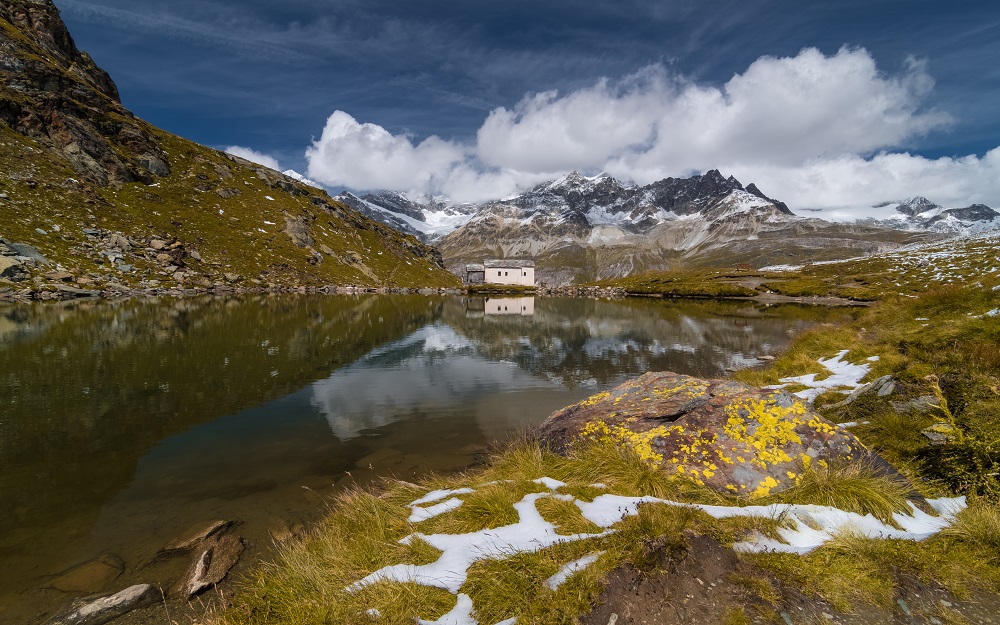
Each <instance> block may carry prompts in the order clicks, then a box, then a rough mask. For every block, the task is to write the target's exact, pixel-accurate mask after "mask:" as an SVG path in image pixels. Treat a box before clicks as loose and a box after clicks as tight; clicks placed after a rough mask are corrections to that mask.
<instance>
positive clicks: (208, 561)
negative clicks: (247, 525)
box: [174, 534, 246, 599]
mask: <svg viewBox="0 0 1000 625" xmlns="http://www.w3.org/2000/svg"><path fill="white" fill-rule="evenodd" d="M203 547H204V548H203V549H201V550H199V551H198V552H197V553H198V555H197V556H196V557H195V559H194V561H193V562H192V563H191V567H190V568H189V569H188V571H187V573H186V574H185V575H184V577H183V578H182V579H181V582H180V583H179V584H178V585H177V586H176V587H175V588H174V593H176V594H178V595H180V596H181V597H184V598H185V599H190V598H191V597H194V596H195V595H198V594H200V593H203V592H205V591H206V590H208V589H209V588H212V587H213V586H215V585H216V584H218V583H219V582H221V581H222V580H223V579H224V578H225V577H226V575H227V574H228V573H229V570H230V569H232V568H233V567H234V566H236V563H237V562H238V561H239V559H240V555H241V554H242V553H243V550H244V549H246V546H245V545H244V544H243V539H242V538H240V537H239V536H235V535H233V534H227V535H224V536H217V537H213V538H211V539H209V540H208V541H206V542H205V543H204V545H203Z"/></svg>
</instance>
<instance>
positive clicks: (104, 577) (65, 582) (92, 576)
mask: <svg viewBox="0 0 1000 625" xmlns="http://www.w3.org/2000/svg"><path fill="white" fill-rule="evenodd" d="M124 571H125V563H124V562H123V561H122V559H121V558H119V557H118V556H116V555H115V554H113V553H108V554H104V555H103V556H101V557H99V558H97V559H95V560H91V561H90V562H84V563H83V564H80V565H77V566H75V567H73V568H71V569H70V570H68V571H66V572H65V573H63V574H61V575H59V576H58V577H56V578H55V579H54V580H52V583H51V584H49V586H51V587H52V588H55V589H56V590H61V591H63V592H99V591H100V590H102V589H103V588H105V587H106V586H107V585H108V584H110V583H111V582H113V581H115V580H116V579H118V576H120V575H121V574H122V573H123V572H124Z"/></svg>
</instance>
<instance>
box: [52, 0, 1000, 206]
mask: <svg viewBox="0 0 1000 625" xmlns="http://www.w3.org/2000/svg"><path fill="white" fill-rule="evenodd" d="M56 4H57V6H58V7H59V8H60V9H61V11H62V14H63V17H64V19H65V20H66V22H67V24H68V26H69V28H70V31H71V32H72V33H73V36H74V38H75V39H76V42H77V45H78V46H79V47H80V48H81V49H83V50H86V51H88V52H89V53H90V54H91V55H92V56H93V57H94V58H95V60H96V61H97V62H98V64H100V65H101V66H102V67H104V68H105V69H107V70H108V71H109V72H110V73H111V75H112V77H113V78H114V79H115V81H116V82H117V83H118V86H119V89H120V91H121V93H122V100H123V101H124V103H125V104H126V106H128V107H129V108H130V109H131V110H133V111H134V112H135V113H136V114H138V115H139V116H141V117H143V118H145V119H147V120H149V121H151V122H152V123H154V124H156V125H158V126H160V127H162V128H164V129H167V130H170V131H172V132H175V133H177V134H180V135H182V136H185V137H188V138H190V139H193V140H195V141H198V142H200V143H204V144H206V145H210V146H213V147H218V148H226V147H228V146H242V147H245V148H249V149H252V150H255V151H257V152H260V153H263V154H266V155H269V156H270V157H272V158H274V159H276V160H277V161H278V162H279V163H280V165H281V166H282V167H288V168H294V169H296V170H298V171H301V172H304V173H308V174H309V175H311V176H312V177H313V178H315V179H318V180H320V182H323V183H324V184H326V185H327V186H329V187H330V188H341V187H349V188H354V189H358V190H364V189H366V188H373V187H380V188H381V187H386V188H389V187H395V188H396V190H400V191H411V192H415V193H419V192H431V193H448V194H449V195H452V196H456V197H457V198H458V199H482V198H481V197H478V196H484V195H486V196H488V195H489V194H490V193H504V192H508V191H510V190H511V189H514V188H517V187H523V186H525V185H528V184H532V183H534V182H536V181H538V180H540V179H543V178H545V177H546V176H550V175H553V174H558V173H562V171H563V170H569V169H573V168H575V169H581V170H583V171H584V172H585V173H587V172H589V173H596V171H599V170H600V169H606V170H608V171H610V172H611V173H614V174H615V175H618V176H621V177H626V178H632V179H634V180H636V181H638V182H648V181H651V180H650V179H651V178H657V177H662V176H663V175H688V174H691V173H697V172H699V171H703V170H704V169H707V168H711V167H720V168H724V171H723V173H727V174H728V173H734V174H736V175H737V177H738V178H740V179H741V180H742V181H743V182H744V183H748V182H750V181H751V180H744V177H746V176H753V177H755V178H757V180H756V182H757V183H758V184H759V185H761V187H762V188H763V189H764V190H765V191H766V192H768V193H770V194H772V195H774V196H777V197H779V198H781V199H786V198H787V199H790V200H791V202H790V204H791V205H792V207H793V208H796V207H799V208H809V207H817V208H822V209H824V210H825V211H827V212H828V213H829V214H830V215H834V214H835V213H836V212H837V211H838V210H842V209H843V210H846V209H854V208H857V206H858V205H859V204H860V205H864V204H866V203H869V202H875V201H878V200H882V201H888V200H893V199H899V198H897V197H896V196H897V195H900V194H903V195H914V194H923V195H928V196H929V197H931V199H934V200H936V201H938V202H941V203H948V202H951V203H961V204H963V205H964V204H965V203H968V202H971V201H986V202H987V203H990V202H993V205H994V206H997V205H998V204H1000V188H997V183H996V182H995V181H993V180H986V179H985V177H987V176H989V175H990V174H992V173H996V172H997V171H998V170H1000V152H996V153H992V154H991V153H990V151H991V150H994V149H995V148H997V147H998V146H1000V115H997V110H1000V106H998V105H1000V69H998V67H1000V63H998V61H1000V5H997V4H996V3H995V2H992V1H990V0H980V1H978V2H969V1H966V0H958V1H950V2H929V1H926V0H900V1H897V0H891V1H886V0H864V1H859V0H837V1H836V2H823V3H804V2H792V1H785V0H770V1H763V0H740V1H728V0H727V1H711V2H708V1H704V0H702V1H698V0H685V1H672V0H667V1H659V2H657V1H651V0H618V1H616V2H607V1H602V2H591V1H576V2H570V1H568V0H546V1H544V2H540V1H537V0H535V1H532V2H527V1H522V0H506V1H504V2H497V1H495V0H491V1H480V0H475V1H466V2H456V1H454V0H452V1H450V2H443V1H437V0H434V1H429V2H413V1H412V0H410V1H405V0H312V1H307V0H285V1H283V2H280V3H276V2H272V1H262V0H172V1H171V2H169V3H167V2H162V1H155V2H154V1H153V0H56ZM734 77H736V78H734ZM602 81H603V82H602ZM734 81H735V82H734ZM768 81H771V84H769V83H768ZM838 81H840V82H838ZM823 85H826V86H828V87H829V89H830V91H829V92H826V93H821V92H822V91H823V88H824V87H823ZM786 87H787V90H788V91H790V92H791V91H794V92H795V93H785V94H784V95H782V93H781V92H783V91H785V90H786ZM775 92H778V93H777V95H775ZM537 94H546V95H544V96H543V97H539V96H538V95H537ZM838 94H844V98H843V101H838V100H839V96H838ZM783 97H785V98H786V99H785V100H782V98H783ZM772 98H777V100H778V104H777V105H775V106H774V107H773V113H774V119H767V118H766V115H765V112H766V110H767V109H768V104H767V103H768V102H769V100H770V99H772ZM886 102H888V103H889V104H888V105H885V103H886ZM690 106H696V107H700V108H699V111H700V112H698V113H695V112H692V111H691V110H689V107H690ZM713 107H714V108H713ZM804 109H809V111H811V112H813V113H815V114H812V113H810V115H809V116H808V119H806V118H803V119H798V116H797V112H798V111H802V110H804ZM603 110H612V111H616V112H615V113H614V114H613V115H611V117H610V118H608V119H602V120H599V121H598V123H597V124H596V126H595V128H594V129H593V132H592V133H589V134H588V133H587V132H583V133H582V134H581V135H580V136H577V134H578V132H577V131H578V130H579V129H580V128H582V127H585V126H587V125H588V124H589V123H590V122H591V120H594V119H595V117H598V118H600V117H603V114H600V113H595V112H599V111H603ZM748 110H749V111H757V112H756V113H754V114H752V115H751V114H749V113H746V112H745V111H748ZM872 111H876V114H874V116H873V115H872V114H871V112H872ZM337 112H339V113H337ZM335 113H336V114H335ZM616 116H617V117H616ZM762 116H763V117H762ZM637 120H638V121H637ZM633 122H635V123H637V124H638V126H637V127H635V128H630V127H629V126H630V124H632V123H633ZM786 122H788V123H786ZM779 123H780V124H783V125H781V126H778V125H775V124H779ZM841 126H842V130H838V128H839V127H841ZM786 127H787V129H788V132H787V133H786V132H782V129H783V128H786ZM554 128H555V130H554ZM560 128H561V129H560ZM619 128H624V130H623V134H624V135H626V138H625V139H622V140H621V141H615V140H609V136H611V135H618V134H619V132H618V129H619ZM753 128H759V131H757V132H756V134H755V133H754V132H751V130H753ZM883 129H889V130H886V131H885V132H883ZM768 130H770V132H767V131H768ZM814 131H815V132H814ZM553 133H555V134H553ZM713 133H714V135H718V136H715V137H714V139H713V141H714V143H711V145H705V144H703V143H704V142H705V141H706V140H707V139H706V137H707V136H708V135H711V134H713ZM838 133H839V134H838ZM730 145H731V146H735V147H733V148H732V149H728V148H727V146H730ZM366 146H367V147H368V148H369V149H367V150H366ZM549 146H556V147H553V148H552V149H551V150H550V149H549ZM557 148H558V149H557ZM307 149H308V155H307ZM755 149H756V150H759V151H758V152H757V154H758V155H759V156H754V150H755ZM689 153H691V154H693V156H692V157H691V158H686V157H685V156H684V155H685V154H689ZM583 154H588V155H591V156H589V157H583V156H582V155H583ZM903 155H908V156H909V159H908V160H907V159H904V158H902V157H903ZM970 157H971V159H973V160H970ZM942 159H944V160H942ZM994 161H997V162H996V163H995V162H994ZM727 170H728V171H727ZM907 172H909V173H907ZM928 172H932V173H934V172H936V173H937V175H938V176H940V177H942V178H941V179H940V180H939V179H938V178H936V177H935V176H934V175H930V174H928ZM845 175H850V176H861V179H862V184H861V186H862V187H864V188H865V192H864V193H859V192H857V191H856V190H855V191H851V190H850V189H841V188H840V187H838V186H837V184H835V183H834V182H830V180H829V179H830V178H833V177H836V176H845ZM901 175H903V176H904V177H905V175H908V176H909V178H907V179H904V180H900V176H901ZM789 176H791V177H792V178H793V179H794V182H791V183H790V182H788V179H789ZM956 176H959V177H962V183H961V184H945V183H946V182H949V181H951V182H954V181H953V180H952V179H953V178H955V177H956ZM997 177H998V178H1000V175H998V176H997ZM981 178H982V179H983V180H982V183H981V184H979V183H977V180H978V179H981ZM823 180H826V182H822V181H823ZM817 181H819V182H817ZM890 182H891V183H892V184H890ZM769 185H770V187H771V188H768V186H769ZM840 186H841V187H843V186H844V185H843V184H841V185H840ZM925 187H926V188H925ZM935 191H937V192H938V194H937V196H936V195H935V193H934V192H935ZM782 193H783V194H784V195H785V196H786V197H782V195H781V194H782ZM879 194H881V195H879ZM883 196H884V197H883Z"/></svg>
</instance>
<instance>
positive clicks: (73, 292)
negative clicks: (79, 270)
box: [56, 278, 101, 297]
mask: <svg viewBox="0 0 1000 625" xmlns="http://www.w3.org/2000/svg"><path fill="white" fill-rule="evenodd" d="M91 282H92V280H90V279H89V278H80V280H79V283H80V284H90V283H91ZM56 289H57V290H58V291H59V292H60V293H65V294H66V295H70V296H72V297H99V296H100V295H101V293H100V292H99V291H88V290H86V289H78V288H76V287H72V286H69V285H67V284H59V285H56Z"/></svg>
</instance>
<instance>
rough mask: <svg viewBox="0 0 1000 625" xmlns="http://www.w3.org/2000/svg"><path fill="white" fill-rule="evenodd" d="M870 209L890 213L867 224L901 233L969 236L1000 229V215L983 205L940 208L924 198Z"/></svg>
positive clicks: (914, 198)
mask: <svg viewBox="0 0 1000 625" xmlns="http://www.w3.org/2000/svg"><path fill="white" fill-rule="evenodd" d="M874 208H878V209H882V210H883V211H887V210H892V211H894V212H892V213H891V214H890V215H889V216H888V217H885V218H882V219H870V220H867V223H871V224H874V225H880V226H885V227H889V228H900V229H904V230H929V231H931V232H942V233H954V234H971V233H976V232H982V231H984V230H991V229H994V228H1000V213H998V212H997V211H995V210H993V209H992V208H990V207H989V206H987V205H985V204H972V205H971V206H966V207H965V208H943V207H942V206H940V205H938V204H935V203H934V202H932V201H930V200H928V199H927V198H925V197H921V196H916V197H911V198H909V199H907V200H903V201H902V202H889V203H886V204H880V205H878V206H875V207H874Z"/></svg>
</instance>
